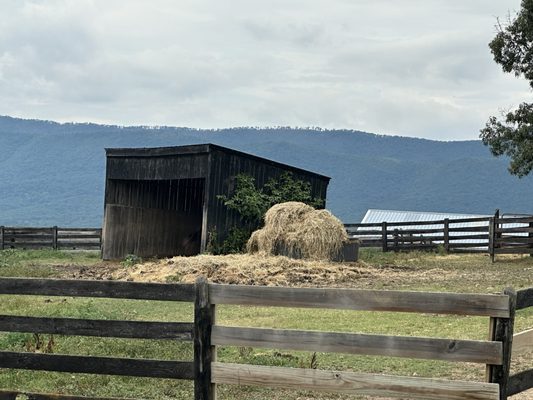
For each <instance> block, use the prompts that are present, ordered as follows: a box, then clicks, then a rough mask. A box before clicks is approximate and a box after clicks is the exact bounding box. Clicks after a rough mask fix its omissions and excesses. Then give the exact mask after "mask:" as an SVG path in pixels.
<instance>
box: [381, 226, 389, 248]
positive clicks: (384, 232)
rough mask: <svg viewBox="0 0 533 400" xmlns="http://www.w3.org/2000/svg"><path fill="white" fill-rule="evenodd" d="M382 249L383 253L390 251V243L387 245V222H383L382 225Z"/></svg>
mask: <svg viewBox="0 0 533 400" xmlns="http://www.w3.org/2000/svg"><path fill="white" fill-rule="evenodd" d="M381 247H382V250H383V252H384V253H385V252H387V251H389V248H388V243H387V222H386V221H383V222H382V223H381Z"/></svg>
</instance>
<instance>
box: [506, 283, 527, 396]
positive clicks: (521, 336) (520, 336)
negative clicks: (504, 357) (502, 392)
mask: <svg viewBox="0 0 533 400" xmlns="http://www.w3.org/2000/svg"><path fill="white" fill-rule="evenodd" d="M529 307H533V288H530V289H524V290H519V291H518V292H517V294H516V309H517V310H523V309H525V308H529ZM512 346H513V348H512V355H513V356H514V357H516V356H520V355H523V354H530V353H532V352H533V329H528V330H526V331H523V332H519V333H517V334H516V335H514V336H513V342H512ZM531 388H533V369H529V370H526V371H522V372H519V373H517V374H514V375H512V376H510V377H509V385H508V388H507V395H508V396H512V395H515V394H517V393H521V392H524V391H526V390H529V389H531Z"/></svg>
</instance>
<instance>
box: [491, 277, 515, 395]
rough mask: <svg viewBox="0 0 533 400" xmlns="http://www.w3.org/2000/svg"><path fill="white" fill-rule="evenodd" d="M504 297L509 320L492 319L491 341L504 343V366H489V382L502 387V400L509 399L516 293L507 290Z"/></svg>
mask: <svg viewBox="0 0 533 400" xmlns="http://www.w3.org/2000/svg"><path fill="white" fill-rule="evenodd" d="M503 294H504V295H507V296H508V297H509V318H491V320H490V321H491V325H490V332H489V336H490V337H489V340H492V341H498V342H502V365H487V381H488V382H490V383H497V384H498V385H499V386H500V400H506V399H507V386H508V383H509V374H510V370H511V351H512V346H513V328H514V318H515V311H516V292H515V291H514V289H512V288H506V289H505V290H504V291H503Z"/></svg>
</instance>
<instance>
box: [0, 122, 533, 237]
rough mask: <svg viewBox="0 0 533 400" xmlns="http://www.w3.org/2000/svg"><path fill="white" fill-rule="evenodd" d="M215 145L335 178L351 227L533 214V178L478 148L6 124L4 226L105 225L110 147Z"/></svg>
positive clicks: (2, 131)
mask: <svg viewBox="0 0 533 400" xmlns="http://www.w3.org/2000/svg"><path fill="white" fill-rule="evenodd" d="M195 143H216V144H220V145H222V146H227V147H231V148H234V149H237V150H241V151H245V152H249V153H252V154H256V155H258V156H261V157H266V158H270V159H273V160H276V161H280V162H283V163H287V164H290V165H294V166H297V167H300V168H305V169H309V170H311V171H314V172H318V173H321V174H325V175H328V176H330V177H332V180H331V184H330V187H329V191H328V205H327V206H328V208H329V209H330V210H331V211H332V212H333V213H335V214H336V215H337V216H338V217H339V218H341V219H342V220H343V221H344V222H357V221H360V220H361V218H362V216H363V215H364V213H365V211H366V210H367V209H369V208H382V209H396V210H416V211H437V212H439V211H440V212H457V213H480V214H486V213H491V212H493V211H494V209H495V208H500V209H501V210H502V212H510V213H511V212H512V213H530V212H532V211H533V206H532V205H531V204H532V199H533V178H531V177H527V178H524V179H518V178H516V177H513V176H511V175H509V173H508V172H507V160H502V159H496V158H494V157H492V156H491V155H490V153H489V151H488V149H487V148H485V147H484V146H483V145H482V144H481V142H479V141H461V142H438V141H431V140H425V139H414V138H406V137H397V136H380V135H374V134H371V133H365V132H359V131H351V130H317V129H304V128H301V129H293V128H285V127H276V128H262V129H259V128H232V129H220V130H196V129H190V128H174V127H157V128H154V127H141V126H135V127H121V126H108V125H97V124H79V123H68V124H59V123H55V122H50V121H40V120H23V119H17V118H11V117H1V116H0V225H19V226H24V225H25V226H28V225H31V226H37V225H42V226H52V225H62V226H80V227H83V226H100V225H101V222H102V214H103V192H104V175H105V154H104V148H105V147H152V146H173V145H183V144H195Z"/></svg>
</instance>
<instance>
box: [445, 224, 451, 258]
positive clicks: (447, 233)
mask: <svg viewBox="0 0 533 400" xmlns="http://www.w3.org/2000/svg"><path fill="white" fill-rule="evenodd" d="M444 251H445V252H446V253H449V252H450V219H449V218H445V219H444Z"/></svg>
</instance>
